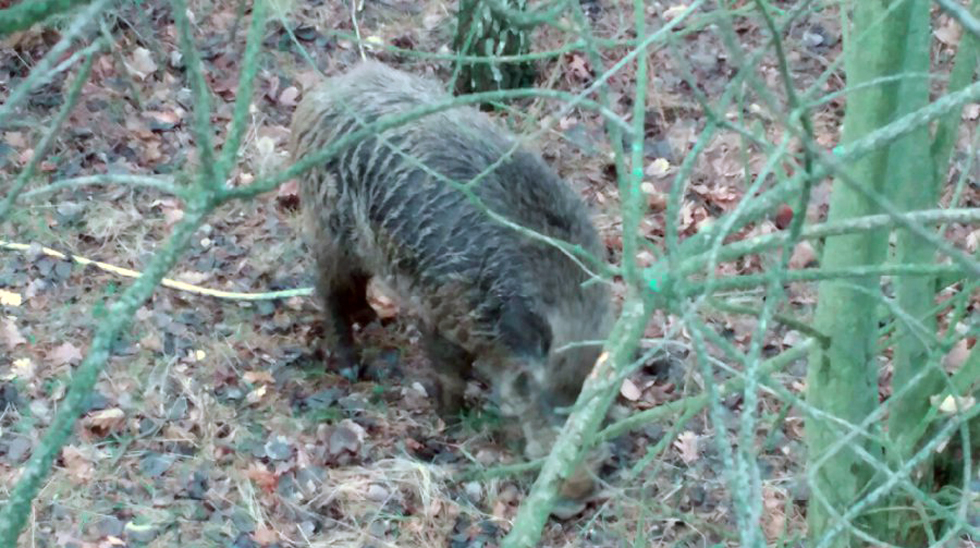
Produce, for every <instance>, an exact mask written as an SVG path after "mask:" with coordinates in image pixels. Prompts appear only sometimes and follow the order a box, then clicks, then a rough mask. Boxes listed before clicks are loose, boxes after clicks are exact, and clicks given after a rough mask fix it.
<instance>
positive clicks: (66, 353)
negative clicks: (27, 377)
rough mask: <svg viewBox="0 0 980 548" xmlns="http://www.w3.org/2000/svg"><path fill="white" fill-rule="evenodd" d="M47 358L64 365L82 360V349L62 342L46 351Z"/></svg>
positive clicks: (55, 363) (56, 363) (53, 362)
mask: <svg viewBox="0 0 980 548" xmlns="http://www.w3.org/2000/svg"><path fill="white" fill-rule="evenodd" d="M47 358H48V360H49V361H50V362H51V363H52V364H54V365H65V364H69V363H78V362H80V361H82V351H81V350H79V349H78V347H77V346H75V345H73V344H72V343H70V342H64V343H61V344H60V345H58V346H56V347H55V348H54V349H53V350H51V351H50V352H48V355H47Z"/></svg>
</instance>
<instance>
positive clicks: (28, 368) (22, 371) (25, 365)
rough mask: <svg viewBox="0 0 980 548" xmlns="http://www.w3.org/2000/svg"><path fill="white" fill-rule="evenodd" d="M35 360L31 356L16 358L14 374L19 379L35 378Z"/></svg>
mask: <svg viewBox="0 0 980 548" xmlns="http://www.w3.org/2000/svg"><path fill="white" fill-rule="evenodd" d="M35 369H36V368H35V367H34V362H32V361H31V359H30V358H20V359H17V360H14V367H13V374H14V376H15V377H17V378H18V379H21V380H23V381H29V380H31V379H33V378H34V371H35Z"/></svg>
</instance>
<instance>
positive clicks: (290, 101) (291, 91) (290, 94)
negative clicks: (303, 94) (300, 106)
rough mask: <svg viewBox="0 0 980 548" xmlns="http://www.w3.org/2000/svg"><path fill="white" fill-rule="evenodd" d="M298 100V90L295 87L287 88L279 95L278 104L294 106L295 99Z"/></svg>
mask: <svg viewBox="0 0 980 548" xmlns="http://www.w3.org/2000/svg"><path fill="white" fill-rule="evenodd" d="M298 98H299V89H298V88H297V87H296V86H289V87H288V88H286V89H284V90H282V93H280V94H279V104H280V105H284V106H287V107H294V106H296V99H298Z"/></svg>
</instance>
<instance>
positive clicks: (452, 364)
mask: <svg viewBox="0 0 980 548" xmlns="http://www.w3.org/2000/svg"><path fill="white" fill-rule="evenodd" d="M424 344H425V348H426V353H427V354H428V356H429V360H431V361H432V368H433V369H434V372H435V387H434V388H435V392H436V393H435V394H433V396H434V399H435V401H436V408H437V411H438V413H439V415H440V416H441V417H443V419H449V418H451V417H454V416H455V415H457V414H459V412H460V410H461V409H462V407H463V393H464V392H465V391H466V381H467V379H468V378H469V375H470V371H471V369H472V366H473V356H472V355H471V354H470V353H469V352H467V351H466V350H464V349H463V348H462V347H461V346H459V345H457V344H456V343H454V342H452V341H450V340H449V339H447V338H446V337H445V336H443V335H441V334H439V333H438V332H437V331H434V330H431V329H426V330H425V333H424Z"/></svg>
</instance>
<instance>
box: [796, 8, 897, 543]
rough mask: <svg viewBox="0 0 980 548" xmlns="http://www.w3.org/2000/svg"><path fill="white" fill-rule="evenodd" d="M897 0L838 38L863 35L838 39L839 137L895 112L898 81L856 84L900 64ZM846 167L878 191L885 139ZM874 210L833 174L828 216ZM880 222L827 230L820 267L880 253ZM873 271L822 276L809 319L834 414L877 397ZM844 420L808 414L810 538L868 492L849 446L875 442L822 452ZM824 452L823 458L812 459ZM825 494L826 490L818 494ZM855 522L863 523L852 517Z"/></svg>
mask: <svg viewBox="0 0 980 548" xmlns="http://www.w3.org/2000/svg"><path fill="white" fill-rule="evenodd" d="M895 1H902V0H882V1H880V2H858V3H855V4H854V15H853V19H852V21H851V28H850V33H851V34H848V35H845V38H851V37H852V36H853V37H857V36H861V39H860V40H859V41H851V40H848V41H847V42H845V45H844V47H845V49H844V55H845V56H846V57H845V67H846V72H847V84H848V88H850V89H852V90H853V91H851V92H850V93H849V94H848V100H847V111H846V113H845V115H844V128H843V135H842V139H841V141H842V144H847V143H850V142H853V141H855V140H857V139H860V138H861V137H863V136H865V135H867V134H868V133H870V132H872V131H873V130H875V129H877V128H879V127H882V126H884V125H886V124H887V123H888V122H890V121H891V120H892V118H893V116H894V110H895V109H894V106H895V96H896V91H897V90H896V89H895V88H896V85H895V84H884V85H873V86H865V87H861V88H857V89H856V86H860V85H861V84H862V83H865V82H870V81H872V80H875V79H878V78H882V77H886V76H889V75H891V73H892V72H894V71H895V70H897V68H898V67H900V66H901V56H900V53H899V52H900V46H899V44H901V42H903V40H897V42H898V44H895V43H891V44H890V40H891V39H892V38H893V37H895V36H898V34H897V33H898V32H899V31H900V28H901V26H902V25H901V24H900V23H899V22H898V20H897V19H898V18H897V17H884V18H883V17H882V16H883V15H884V13H885V12H886V11H888V10H889V6H890V4H892V3H894V2H895ZM849 167H850V169H849V170H848V173H849V175H850V177H851V178H852V179H853V180H855V181H857V182H858V184H861V185H865V186H866V187H867V188H868V190H870V191H871V192H878V193H880V192H882V190H884V188H885V181H886V176H887V172H888V153H887V149H881V148H880V149H878V150H876V151H874V152H872V153H870V154H868V155H866V156H864V157H863V158H861V159H859V160H857V161H856V162H855V163H854V164H852V165H851V166H849ZM874 213H879V211H877V209H876V208H875V207H874V206H873V204H872V202H871V200H869V199H868V198H867V197H866V196H865V195H864V194H862V193H861V192H859V191H858V190H856V189H854V188H853V187H852V186H850V185H847V184H846V183H844V182H843V181H841V180H837V181H835V183H834V192H833V195H832V196H831V200H830V210H829V212H828V219H827V220H828V222H836V221H842V220H844V219H848V218H852V217H860V216H863V215H871V214H874ZM887 249H888V240H887V232H885V231H877V232H868V233H864V234H852V235H845V236H836V237H833V238H828V239H827V243H826V246H825V247H824V251H823V257H822V260H821V266H822V267H823V268H827V269H837V268H854V267H857V266H865V265H875V264H879V263H881V262H882V260H883V259H884V258H885V250H887ZM879 293H880V291H879V287H878V280H877V278H874V277H869V278H864V279H853V280H828V281H825V282H822V283H821V284H820V285H819V298H818V305H817V311H816V317H815V327H816V328H817V329H819V330H820V331H822V332H823V333H825V334H826V335H828V336H829V337H830V344H829V345H828V346H827V347H826V348H824V347H817V348H816V349H815V350H814V351H813V353H812V354H811V355H810V364H809V369H808V372H807V401H808V402H809V403H810V405H812V406H813V407H814V408H815V409H817V410H819V411H821V412H823V413H825V414H826V416H828V417H837V418H839V419H843V420H845V421H847V422H848V423H850V424H855V425H859V424H861V423H862V422H863V421H864V420H865V419H866V418H867V417H868V415H870V414H871V413H872V412H873V411H874V409H875V408H876V406H877V404H878V374H877V372H878V369H877V363H876V359H877V352H876V348H875V343H876V340H877V333H878V320H877V317H876V315H875V314H874V313H873V312H872V311H874V310H876V309H877V306H878V303H879V299H878V296H879ZM847 433H848V432H847V430H845V429H844V428H842V427H841V426H840V425H839V424H838V423H836V422H835V421H833V420H830V419H824V418H816V417H811V418H809V419H808V420H807V424H806V441H807V446H808V452H809V462H808V472H809V474H810V478H811V481H812V482H813V485H812V487H813V489H814V491H816V492H818V493H819V496H813V497H811V499H810V504H809V507H808V508H807V516H808V520H809V534H810V538H811V542H810V543H811V544H812V545H814V546H816V545H817V544H820V540H822V539H823V537H824V536H825V534H827V533H828V532H829V531H830V530H832V529H833V528H834V525H835V524H836V519H835V517H836V515H841V514H844V513H845V512H846V510H847V509H848V508H849V507H850V506H851V505H852V504H853V503H854V502H855V501H856V500H857V499H858V498H859V497H860V496H861V494H862V493H865V492H866V489H867V487H868V485H869V482H870V481H871V480H872V477H873V473H874V470H873V469H872V468H871V467H870V466H869V465H868V464H867V463H866V462H865V461H864V460H863V459H862V458H861V456H860V454H859V452H858V451H857V450H856V449H864V450H866V451H868V452H869V453H871V454H872V455H876V456H880V454H881V450H880V449H878V448H874V447H870V445H871V444H870V442H868V441H867V440H866V439H865V438H864V437H861V436H857V437H855V438H854V439H853V440H851V442H850V443H848V444H846V445H844V446H843V447H841V448H840V449H839V450H837V451H836V452H835V453H834V454H833V455H830V456H825V452H826V451H827V450H828V449H829V448H830V447H832V446H833V445H834V444H835V442H837V441H838V440H840V439H841V437H842V436H844V435H845V434H847ZM820 462H822V464H819V463H820ZM821 499H824V500H821ZM856 525H857V526H858V527H860V528H864V527H862V524H859V523H858V524H856ZM825 545H826V546H834V547H840V548H847V547H850V546H857V545H858V544H857V539H854V538H853V537H852V535H850V534H849V533H847V532H842V533H840V534H839V535H837V536H836V538H834V539H833V541H832V542H830V543H828V544H825Z"/></svg>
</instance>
